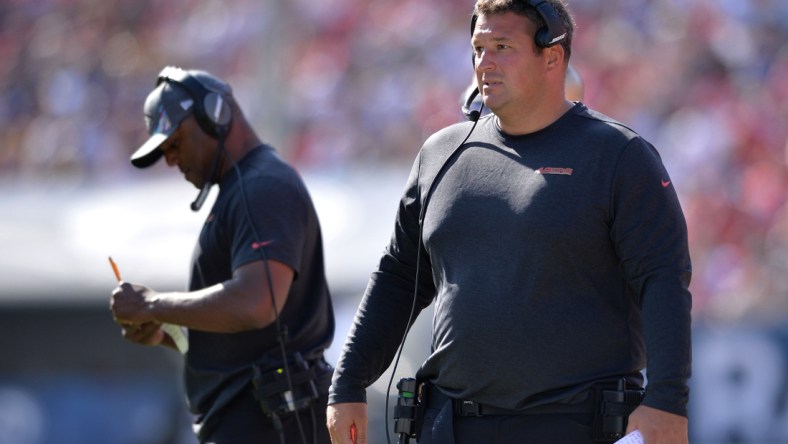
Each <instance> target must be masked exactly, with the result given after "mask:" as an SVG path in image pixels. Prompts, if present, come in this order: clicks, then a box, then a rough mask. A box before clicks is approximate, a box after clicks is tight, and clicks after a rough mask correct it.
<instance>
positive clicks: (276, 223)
mask: <svg viewBox="0 0 788 444" xmlns="http://www.w3.org/2000/svg"><path fill="white" fill-rule="evenodd" d="M242 186H243V188H242V189H236V192H234V193H232V196H233V198H232V205H233V211H232V212H231V216H230V217H232V218H233V219H234V220H233V221H232V223H231V226H232V227H233V231H232V241H231V242H232V269H233V270H235V269H237V268H238V267H240V266H242V265H244V264H247V263H249V262H253V261H256V260H262V258H263V253H264V257H265V258H266V259H273V260H276V261H279V262H282V263H284V264H286V265H288V266H290V268H292V269H293V270H294V271H295V273H296V274H298V272H299V271H300V270H299V264H300V263H301V254H302V251H303V244H304V242H305V237H306V224H307V218H308V213H307V210H306V209H307V203H308V200H307V199H308V197H305V195H304V190H303V188H302V187H301V186H300V183H299V182H298V181H297V180H296V179H295V178H289V177H280V176H273V177H264V176H262V177H261V176H257V177H253V178H251V179H248V180H245V181H244V183H243V184H242ZM243 199H246V202H244V201H243ZM247 212H248V214H247ZM262 247H265V248H264V250H263V251H262V252H261V250H260V249H261V248H262Z"/></svg>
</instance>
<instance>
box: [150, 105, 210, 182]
mask: <svg viewBox="0 0 788 444" xmlns="http://www.w3.org/2000/svg"><path fill="white" fill-rule="evenodd" d="M159 149H160V150H162V152H164V159H165V160H166V161H167V165H168V166H171V167H172V166H177V167H178V169H179V170H181V173H183V176H184V178H185V179H186V180H188V181H189V182H191V183H192V184H194V186H195V187H197V188H202V187H203V185H205V183H206V182H207V181H208V175H209V174H210V168H211V163H212V162H213V156H214V153H215V150H216V149H217V147H216V141H215V140H214V139H212V138H211V137H209V136H208V135H207V134H205V132H203V130H202V129H201V128H200V126H199V125H198V124H197V121H196V120H195V119H194V115H190V116H188V117H186V118H185V119H183V121H182V122H181V123H180V125H178V128H177V129H176V130H175V132H174V133H173V134H172V136H170V137H169V138H168V139H167V140H166V141H164V143H163V144H161V146H160V147H159Z"/></svg>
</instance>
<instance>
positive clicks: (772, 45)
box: [0, 0, 788, 321]
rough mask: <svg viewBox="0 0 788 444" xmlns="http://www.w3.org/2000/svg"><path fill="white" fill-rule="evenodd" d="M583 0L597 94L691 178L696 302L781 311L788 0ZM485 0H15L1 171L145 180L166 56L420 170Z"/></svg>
mask: <svg viewBox="0 0 788 444" xmlns="http://www.w3.org/2000/svg"><path fill="white" fill-rule="evenodd" d="M568 3H569V5H570V8H571V9H572V10H573V11H574V13H575V16H576V19H577V34H576V38H575V42H574V49H573V53H572V60H573V64H574V65H575V66H576V68H577V69H578V71H579V72H580V74H581V76H582V77H583V80H584V82H585V91H586V95H585V99H584V102H586V103H587V104H589V105H590V106H591V107H593V108H595V109H597V110H599V111H602V112H604V113H606V114H608V115H610V116H612V117H614V118H616V119H618V120H620V121H622V122H623V123H625V124H628V125H630V126H632V127H633V128H634V129H635V130H637V131H638V132H640V133H641V134H642V135H643V136H645V137H646V138H647V139H649V140H650V141H652V142H653V143H654V144H655V146H656V147H657V149H658V150H659V151H660V153H661V154H662V156H663V159H664V160H665V163H666V165H667V167H668V170H669V171H670V173H671V176H672V180H673V182H674V185H675V187H676V189H677V191H678V192H679V196H680V199H681V201H682V205H683V207H684V210H685V213H686V216H687V219H688V223H689V229H690V236H691V239H690V242H691V253H692V256H693V262H694V267H695V269H694V277H693V284H692V290H693V294H694V297H695V302H694V304H695V305H694V310H695V314H696V316H697V317H698V318H708V319H712V320H738V319H743V318H757V319H762V320H765V321H769V320H777V319H779V318H782V317H783V315H784V313H786V311H787V310H788V205H786V202H787V201H788V199H787V198H786V197H787V196H788V144H787V143H786V142H787V141H788V2H785V1H784V0H569V1H568ZM472 4H473V1H472V0H464V1H457V0H398V1H384V0H371V1H370V0H321V1H317V2H316V1H312V0H267V1H259V0H233V1H231V2H223V1H220V0H177V1H170V0H138V1H122V0H32V1H31V0H5V1H4V2H3V3H2V5H0V60H2V63H0V177H2V181H0V185H2V184H3V183H6V184H7V183H9V182H16V181H40V180H43V179H51V178H59V177H62V178H67V179H69V180H78V181H81V182H85V183H101V182H103V181H109V180H113V181H117V180H128V181H131V180H144V179H146V178H148V177H149V176H146V175H140V174H138V173H137V174H135V172H134V171H132V169H131V168H130V167H129V164H128V155H129V154H130V153H131V152H132V151H133V150H134V149H135V148H136V147H137V145H138V144H139V143H140V142H141V141H142V140H144V138H145V134H144V127H143V119H142V114H141V110H142V102H143V100H144V97H145V95H146V94H147V92H148V91H149V90H150V89H151V88H152V86H153V84H154V81H155V78H156V74H157V73H158V72H159V70H160V69H161V68H162V67H163V66H165V65H168V64H172V65H178V66H181V67H184V68H201V69H206V70H208V71H211V72H213V73H215V74H217V75H220V76H222V77H224V78H225V79H227V80H228V81H229V82H230V83H231V84H232V85H233V87H234V90H235V93H236V96H237V97H238V99H239V102H240V103H241V106H242V107H243V108H244V109H245V110H246V112H247V114H248V115H249V117H250V120H251V121H252V122H253V124H254V125H255V126H256V128H257V129H258V130H259V132H260V133H261V135H262V136H263V137H264V138H265V139H266V140H268V141H270V142H272V143H274V144H275V145H277V147H278V148H279V149H280V151H281V152H282V153H283V154H284V155H285V157H287V158H288V159H289V160H290V161H292V162H293V163H294V164H295V165H296V166H297V167H299V168H301V169H303V170H305V171H306V170H324V171H335V170H336V171H341V170H343V169H349V168H359V167H362V168H374V166H375V165H380V164H383V163H385V164H391V163H396V164H401V165H403V168H404V170H403V171H404V172H403V174H406V170H407V168H408V167H409V165H410V162H411V161H412V160H413V158H414V156H415V154H416V152H417V151H418V149H419V147H420V146H421V143H422V142H423V141H424V139H425V138H426V137H427V136H428V135H429V134H430V133H431V132H433V131H435V130H436V129H438V128H440V127H443V126H445V125H447V124H449V123H452V122H455V121H458V120H459V119H461V118H462V114H461V112H460V108H459V104H460V95H461V94H462V92H463V91H464V90H465V88H466V87H467V86H468V84H469V83H470V81H471V77H472V72H471V63H470V48H469V42H468V38H469V18H470V10H471V7H472ZM154 170H155V171H154V172H153V173H151V174H165V168H164V167H163V166H161V165H157V167H155V168H154ZM403 180H404V177H403ZM0 189H1V188H0ZM0 193H1V192H0Z"/></svg>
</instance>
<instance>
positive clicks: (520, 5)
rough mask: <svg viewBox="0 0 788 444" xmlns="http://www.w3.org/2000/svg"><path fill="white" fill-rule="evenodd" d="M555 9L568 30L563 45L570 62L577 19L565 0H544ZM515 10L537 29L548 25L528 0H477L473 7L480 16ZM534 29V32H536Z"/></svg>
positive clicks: (474, 11)
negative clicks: (573, 16) (570, 11)
mask: <svg viewBox="0 0 788 444" xmlns="http://www.w3.org/2000/svg"><path fill="white" fill-rule="evenodd" d="M544 1H546V2H547V3H548V4H549V5H550V7H551V8H553V10H554V11H555V13H556V15H557V16H558V21H559V22H561V25H562V26H563V28H564V31H565V32H566V38H564V39H563V40H562V41H561V43H560V44H561V46H562V47H563V48H564V54H565V55H566V56H565V58H564V59H565V60H564V62H566V63H568V62H569V57H570V56H571V55H572V36H573V34H574V31H575V21H574V19H573V18H572V15H571V14H570V13H569V9H568V8H567V6H566V4H565V3H564V1H563V0H544ZM507 12H513V13H515V14H517V15H521V16H524V17H527V18H529V19H530V20H531V22H532V23H534V24H535V25H536V31H538V30H539V29H541V28H542V27H545V26H547V23H546V22H545V20H544V18H542V15H541V14H539V12H538V11H537V10H536V8H535V7H534V6H533V5H532V4H531V2H530V1H528V0H477V1H476V5H475V6H474V8H473V15H474V16H476V17H478V16H480V15H482V14H484V15H497V14H505V13H507ZM536 31H534V32H536ZM537 51H539V52H541V51H542V48H540V47H538V46H537Z"/></svg>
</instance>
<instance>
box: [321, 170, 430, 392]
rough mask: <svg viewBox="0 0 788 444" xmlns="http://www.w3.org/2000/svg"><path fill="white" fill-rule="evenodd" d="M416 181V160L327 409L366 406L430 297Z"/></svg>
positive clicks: (340, 363)
mask: <svg viewBox="0 0 788 444" xmlns="http://www.w3.org/2000/svg"><path fill="white" fill-rule="evenodd" d="M418 179H419V159H417V160H416V162H415V163H414V166H413V168H412V170H411V173H410V177H409V178H408V182H407V185H406V188H405V193H404V195H403V197H402V199H401V200H400V204H399V209H398V211H397V216H396V221H395V226H394V233H393V234H392V237H391V242H390V243H389V245H388V247H387V248H386V249H385V251H384V253H383V256H382V257H381V259H380V263H379V265H378V269H377V270H376V271H375V272H373V273H372V275H371V277H370V280H369V283H368V284H367V288H366V291H365V293H364V297H363V298H362V300H361V304H360V305H359V308H358V310H357V312H356V316H355V319H354V321H353V325H352V326H351V329H350V333H349V334H348V336H347V338H346V340H345V344H344V346H343V348H342V352H341V354H340V357H339V360H338V362H337V365H336V369H335V371H334V376H333V380H332V383H331V388H330V390H329V400H328V402H329V404H334V403H339V402H366V388H367V387H369V386H370V385H371V384H372V383H374V382H375V381H376V380H377V379H378V378H379V377H380V375H382V374H383V372H384V371H385V370H386V368H388V366H389V364H390V363H391V361H392V360H393V358H394V355H395V354H396V352H397V350H398V348H399V345H400V342H401V341H402V339H403V336H404V335H405V333H406V330H407V329H409V328H410V326H411V325H413V322H414V321H415V319H416V317H417V316H418V314H419V313H420V312H421V310H423V309H424V307H426V306H428V305H429V304H430V302H431V301H432V298H433V297H434V295H435V286H434V284H433V282H432V273H431V267H430V263H429V258H428V257H427V254H426V252H425V251H424V249H423V248H419V247H418V246H419V211H420V207H421V205H420V202H419V184H418ZM417 254H418V255H419V257H418V259H417ZM417 271H418V276H419V285H418V295H416V291H415V288H416V276H417Z"/></svg>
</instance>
